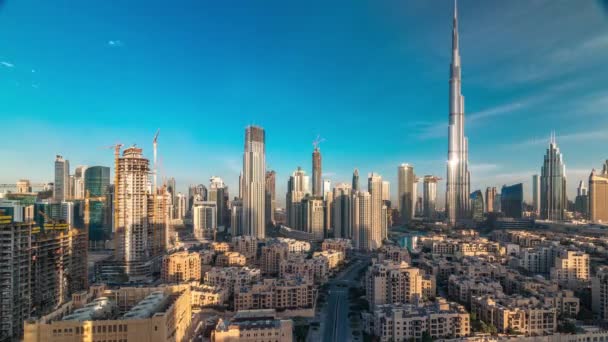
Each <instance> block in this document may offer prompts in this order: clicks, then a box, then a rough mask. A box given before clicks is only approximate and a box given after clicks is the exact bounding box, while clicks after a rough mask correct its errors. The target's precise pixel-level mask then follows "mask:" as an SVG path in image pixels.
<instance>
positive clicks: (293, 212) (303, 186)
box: [285, 166, 310, 230]
mask: <svg viewBox="0 0 608 342" xmlns="http://www.w3.org/2000/svg"><path fill="white" fill-rule="evenodd" d="M309 193H310V192H309V189H308V176H307V175H306V172H304V170H302V168H301V167H299V166H298V168H297V169H296V170H295V171H294V172H293V173H292V174H291V177H289V181H288V182H287V195H286V198H285V204H286V212H287V226H289V227H290V228H293V229H296V230H302V226H303V224H302V218H303V214H302V199H304V197H305V196H306V195H307V194H309Z"/></svg>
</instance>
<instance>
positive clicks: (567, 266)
mask: <svg viewBox="0 0 608 342" xmlns="http://www.w3.org/2000/svg"><path fill="white" fill-rule="evenodd" d="M554 265H555V266H554V267H552V268H551V279H552V280H554V281H556V282H557V283H559V284H561V285H564V286H566V287H576V286H577V285H578V284H580V283H587V282H588V281H589V280H590V275H589V254H587V253H582V252H577V251H563V252H561V253H560V254H559V255H558V256H557V257H556V258H555V262H554Z"/></svg>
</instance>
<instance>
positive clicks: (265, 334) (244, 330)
mask: <svg viewBox="0 0 608 342" xmlns="http://www.w3.org/2000/svg"><path fill="white" fill-rule="evenodd" d="M211 340H212V341H214V342H237V341H238V342H261V341H280V342H291V341H293V321H292V320H290V319H279V318H277V315H276V312H275V310H271V309H266V310H244V311H239V312H237V314H236V315H234V317H232V319H230V320H229V321H224V320H223V319H220V320H219V322H218V323H217V325H216V327H215V330H214V331H212V333H211Z"/></svg>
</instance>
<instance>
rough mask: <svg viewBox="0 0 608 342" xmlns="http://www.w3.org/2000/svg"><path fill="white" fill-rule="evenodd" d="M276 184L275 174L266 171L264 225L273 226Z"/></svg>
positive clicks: (271, 171)
mask: <svg viewBox="0 0 608 342" xmlns="http://www.w3.org/2000/svg"><path fill="white" fill-rule="evenodd" d="M276 182H277V174H276V172H274V171H273V170H270V171H266V224H267V225H268V224H274V223H275V221H274V210H275V208H276Z"/></svg>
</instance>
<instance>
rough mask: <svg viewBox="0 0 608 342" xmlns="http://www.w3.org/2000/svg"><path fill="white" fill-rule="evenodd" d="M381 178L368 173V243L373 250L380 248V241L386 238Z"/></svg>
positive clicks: (375, 174)
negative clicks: (369, 217) (369, 211)
mask: <svg viewBox="0 0 608 342" xmlns="http://www.w3.org/2000/svg"><path fill="white" fill-rule="evenodd" d="M382 183H383V182H382V177H381V176H380V175H379V174H377V173H374V172H372V173H370V174H369V177H368V178H367V191H368V192H369V194H370V202H371V205H370V210H371V222H370V228H371V229H370V235H369V240H368V241H369V242H371V245H370V246H372V247H373V249H377V248H380V246H382V241H383V240H384V239H385V238H386V237H387V235H388V232H387V230H388V229H387V227H386V207H384V203H383V202H382Z"/></svg>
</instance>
